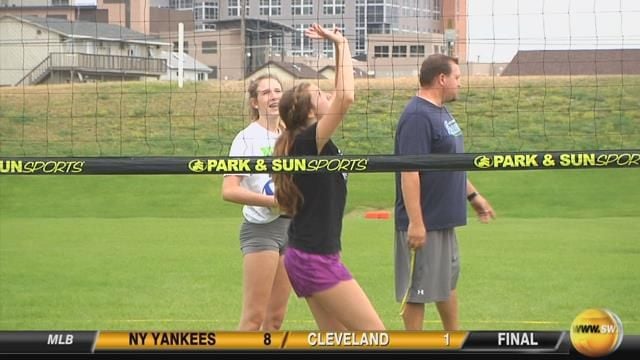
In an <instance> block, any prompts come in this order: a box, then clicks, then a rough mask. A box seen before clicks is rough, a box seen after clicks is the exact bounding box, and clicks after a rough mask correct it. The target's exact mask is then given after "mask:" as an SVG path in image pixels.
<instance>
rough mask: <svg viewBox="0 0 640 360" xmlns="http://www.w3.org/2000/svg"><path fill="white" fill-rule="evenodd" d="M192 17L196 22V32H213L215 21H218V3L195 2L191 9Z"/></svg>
mask: <svg viewBox="0 0 640 360" xmlns="http://www.w3.org/2000/svg"><path fill="white" fill-rule="evenodd" d="M193 17H194V19H195V20H196V29H197V30H215V29H216V24H215V21H217V20H218V2H217V1H199V2H197V3H196V5H195V6H194V8H193Z"/></svg>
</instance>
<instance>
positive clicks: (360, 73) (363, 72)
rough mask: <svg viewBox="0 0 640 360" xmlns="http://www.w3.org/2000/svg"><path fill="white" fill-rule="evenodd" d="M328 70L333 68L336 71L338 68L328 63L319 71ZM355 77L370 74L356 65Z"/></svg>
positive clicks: (363, 76)
mask: <svg viewBox="0 0 640 360" xmlns="http://www.w3.org/2000/svg"><path fill="white" fill-rule="evenodd" d="M326 70H332V71H335V70H336V66H335V65H327V66H325V67H323V68H322V69H320V70H319V71H318V72H319V73H323V72H325V71H326ZM353 77H355V78H366V77H369V75H368V74H367V71H366V70H364V69H361V68H358V67H354V68H353Z"/></svg>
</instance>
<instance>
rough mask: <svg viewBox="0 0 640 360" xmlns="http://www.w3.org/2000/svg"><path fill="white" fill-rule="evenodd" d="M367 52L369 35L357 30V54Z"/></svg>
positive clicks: (362, 30)
mask: <svg viewBox="0 0 640 360" xmlns="http://www.w3.org/2000/svg"><path fill="white" fill-rule="evenodd" d="M366 52H367V35H366V32H365V30H364V29H357V30H356V54H364V53H366Z"/></svg>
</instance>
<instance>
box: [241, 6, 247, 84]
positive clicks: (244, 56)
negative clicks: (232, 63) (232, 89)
mask: <svg viewBox="0 0 640 360" xmlns="http://www.w3.org/2000/svg"><path fill="white" fill-rule="evenodd" d="M245 1H247V0H240V49H241V51H242V55H241V56H240V57H241V58H242V63H241V66H242V70H241V71H240V76H241V78H242V79H244V77H245V72H246V70H247V63H246V61H247V44H246V39H245V37H246V31H247V30H246V22H245Z"/></svg>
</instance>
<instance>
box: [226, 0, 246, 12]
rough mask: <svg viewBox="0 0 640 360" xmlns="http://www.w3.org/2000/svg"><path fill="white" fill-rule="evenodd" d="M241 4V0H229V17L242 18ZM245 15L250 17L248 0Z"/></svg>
mask: <svg viewBox="0 0 640 360" xmlns="http://www.w3.org/2000/svg"><path fill="white" fill-rule="evenodd" d="M240 3H241V0H229V3H228V5H227V12H228V15H229V16H240V15H242V14H240ZM244 14H245V16H248V15H249V0H246V1H245V3H244Z"/></svg>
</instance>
